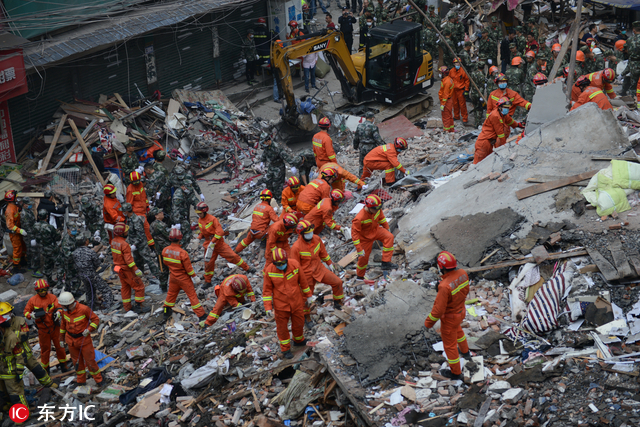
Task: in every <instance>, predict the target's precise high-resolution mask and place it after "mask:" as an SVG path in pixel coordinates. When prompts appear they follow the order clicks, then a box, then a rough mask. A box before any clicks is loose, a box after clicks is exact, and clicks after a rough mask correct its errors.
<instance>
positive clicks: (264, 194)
mask: <svg viewBox="0 0 640 427" xmlns="http://www.w3.org/2000/svg"><path fill="white" fill-rule="evenodd" d="M260 199H262V200H271V199H273V193H272V192H271V190H269V189H268V188H265V189H264V190H262V191H261V192H260Z"/></svg>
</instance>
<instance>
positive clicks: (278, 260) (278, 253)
mask: <svg viewBox="0 0 640 427" xmlns="http://www.w3.org/2000/svg"><path fill="white" fill-rule="evenodd" d="M271 257H272V258H273V263H274V264H276V265H277V264H284V263H285V262H287V253H286V252H285V250H284V249H282V248H275V249H274V250H273V251H272V252H271Z"/></svg>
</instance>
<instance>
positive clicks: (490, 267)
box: [464, 250, 588, 273]
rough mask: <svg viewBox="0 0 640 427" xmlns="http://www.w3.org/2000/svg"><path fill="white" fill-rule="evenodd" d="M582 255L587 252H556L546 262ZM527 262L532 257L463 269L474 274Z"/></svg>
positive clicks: (531, 260)
mask: <svg viewBox="0 0 640 427" xmlns="http://www.w3.org/2000/svg"><path fill="white" fill-rule="evenodd" d="M583 255H588V253H587V251H585V250H580V251H573V252H556V253H553V254H549V258H547V260H556V259H564V258H573V257H577V256H583ZM528 262H533V257H528V258H523V259H519V260H516V261H508V262H501V263H499V264H490V265H481V266H479V267H471V268H465V269H464V270H465V271H466V272H467V273H476V272H478V271H485V270H495V269H497V268H505V267H515V266H516V265H522V264H526V263H528Z"/></svg>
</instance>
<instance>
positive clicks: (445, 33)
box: [442, 29, 451, 36]
mask: <svg viewBox="0 0 640 427" xmlns="http://www.w3.org/2000/svg"><path fill="white" fill-rule="evenodd" d="M442 34H444V35H445V36H450V35H451V30H449V29H446V30H444V31H443V32H442Z"/></svg>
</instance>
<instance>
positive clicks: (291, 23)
mask: <svg viewBox="0 0 640 427" xmlns="http://www.w3.org/2000/svg"><path fill="white" fill-rule="evenodd" d="M289 26H290V27H291V28H298V23H297V22H296V21H294V20H291V21H289Z"/></svg>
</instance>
